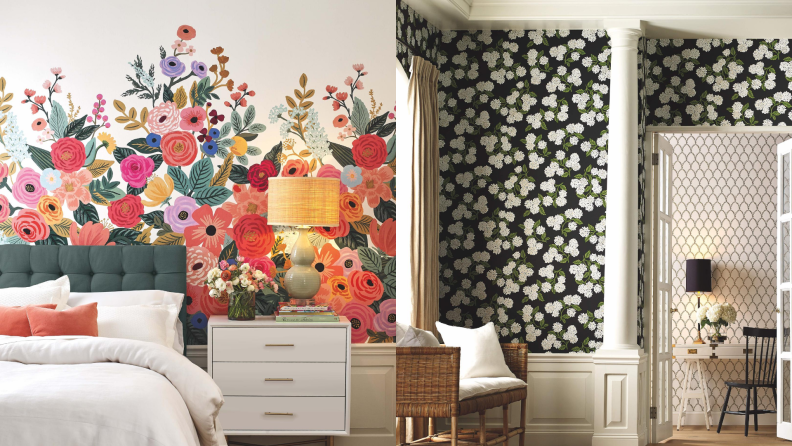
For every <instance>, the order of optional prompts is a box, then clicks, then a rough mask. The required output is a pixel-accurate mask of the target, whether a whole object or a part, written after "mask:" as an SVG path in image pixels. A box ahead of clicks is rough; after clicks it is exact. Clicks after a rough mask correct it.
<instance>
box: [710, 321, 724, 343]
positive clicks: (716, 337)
mask: <svg viewBox="0 0 792 446" xmlns="http://www.w3.org/2000/svg"><path fill="white" fill-rule="evenodd" d="M712 328H713V330H712V331H713V333H712V334H711V335H710V336H709V338H710V342H712V343H713V344H723V343H724V342H726V336H723V335H721V334H720V331H721V326H720V325H715V326H713V327H712Z"/></svg>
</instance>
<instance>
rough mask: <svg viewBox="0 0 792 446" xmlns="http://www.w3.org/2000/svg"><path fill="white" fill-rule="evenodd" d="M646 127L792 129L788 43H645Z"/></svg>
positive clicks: (791, 67)
mask: <svg viewBox="0 0 792 446" xmlns="http://www.w3.org/2000/svg"><path fill="white" fill-rule="evenodd" d="M645 54H646V56H645V57H646V76H647V78H646V83H645V87H644V88H645V92H646V97H647V101H648V110H647V112H648V117H647V123H648V124H649V125H721V126H729V125H752V126H772V125H788V124H789V123H792V92H790V91H789V81H790V80H792V53H790V46H789V41H788V40H761V39H755V40H722V39H698V40H694V39H674V40H669V39H648V40H647V42H646V52H645Z"/></svg>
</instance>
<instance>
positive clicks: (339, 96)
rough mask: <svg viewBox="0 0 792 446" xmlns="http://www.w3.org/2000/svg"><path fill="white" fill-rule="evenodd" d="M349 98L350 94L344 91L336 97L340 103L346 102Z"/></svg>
mask: <svg viewBox="0 0 792 446" xmlns="http://www.w3.org/2000/svg"><path fill="white" fill-rule="evenodd" d="M348 97H349V93H346V92H344V91H342V92H341V93H338V94H337V95H336V99H338V100H339V101H342V102H343V101H346V100H347V98H348Z"/></svg>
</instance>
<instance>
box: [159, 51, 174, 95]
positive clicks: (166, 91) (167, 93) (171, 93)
mask: <svg viewBox="0 0 792 446" xmlns="http://www.w3.org/2000/svg"><path fill="white" fill-rule="evenodd" d="M163 59H164V57H163ZM162 102H173V90H171V89H170V87H165V88H164V89H163V90H162Z"/></svg>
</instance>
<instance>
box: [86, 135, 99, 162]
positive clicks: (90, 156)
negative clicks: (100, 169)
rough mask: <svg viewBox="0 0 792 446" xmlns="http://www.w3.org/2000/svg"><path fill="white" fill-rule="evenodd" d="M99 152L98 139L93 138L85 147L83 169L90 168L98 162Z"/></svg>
mask: <svg viewBox="0 0 792 446" xmlns="http://www.w3.org/2000/svg"><path fill="white" fill-rule="evenodd" d="M98 151H99V146H98V145H97V144H96V139H95V138H91V140H90V141H88V144H86V145H85V164H83V167H88V166H90V165H91V164H93V162H94V161H96V152H98Z"/></svg>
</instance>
